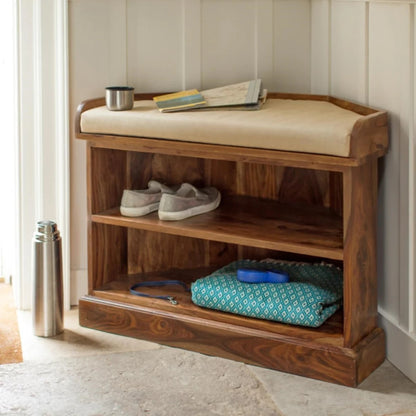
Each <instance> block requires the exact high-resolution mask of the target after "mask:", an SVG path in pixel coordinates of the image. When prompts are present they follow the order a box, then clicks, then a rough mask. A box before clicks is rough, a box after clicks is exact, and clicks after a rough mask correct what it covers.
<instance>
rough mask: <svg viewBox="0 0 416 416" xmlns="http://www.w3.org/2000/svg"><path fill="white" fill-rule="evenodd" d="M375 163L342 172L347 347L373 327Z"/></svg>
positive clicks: (375, 306) (375, 316) (375, 293)
mask: <svg viewBox="0 0 416 416" xmlns="http://www.w3.org/2000/svg"><path fill="white" fill-rule="evenodd" d="M376 224H377V160H376V159H371V160H370V161H369V162H368V163H367V164H366V165H363V166H360V167H357V168H351V169H349V170H348V171H347V172H346V173H344V337H345V346H347V347H351V346H353V345H355V344H356V343H357V342H359V341H360V340H361V339H362V338H364V337H365V336H366V335H367V334H369V333H370V332H371V331H372V330H373V329H374V328H376V326H377V271H376Z"/></svg>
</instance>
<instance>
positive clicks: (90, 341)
mask: <svg viewBox="0 0 416 416" xmlns="http://www.w3.org/2000/svg"><path fill="white" fill-rule="evenodd" d="M18 321H19V329H20V334H21V341H22V350H23V360H24V361H33V360H35V361H55V360H58V359H59V358H61V357H73V356H78V355H92V354H102V353H112V352H123V351H140V350H150V349H157V348H160V346H159V345H158V344H154V343H152V342H147V341H142V340H138V339H134V338H128V337H122V336H119V335H114V334H109V333H106V332H101V331H96V330H92V329H89V328H83V327H81V326H80V325H79V323H78V310H77V309H72V310H70V311H66V312H65V317H64V328H65V329H64V332H63V333H62V334H60V335H57V336H56V337H50V338H44V337H37V336H35V335H33V334H32V315H31V312H29V311H18Z"/></svg>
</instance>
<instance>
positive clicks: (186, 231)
mask: <svg viewBox="0 0 416 416" xmlns="http://www.w3.org/2000/svg"><path fill="white" fill-rule="evenodd" d="M91 219H92V221H93V222H97V223H102V224H109V225H117V226H122V227H129V228H136V229H143V230H148V231H155V232H160V233H166V234H173V235H180V236H184V237H193V238H200V239H204V240H212V241H220V242H224V243H231V244H239V245H244V246H251V247H259V248H265V249H270V250H277V251H285V252H289V253H299V254H304V255H309V256H316V257H324V258H328V259H333V260H342V259H343V240H342V219H341V217H339V216H338V215H336V214H334V213H333V212H331V211H330V210H329V209H326V208H322V207H312V208H310V207H306V206H299V205H297V206H295V205H288V204H280V203H278V202H276V201H271V200H265V199H259V198H252V197H242V196H233V197H226V198H223V201H222V202H221V205H220V207H219V208H218V209H216V210H215V211H212V212H209V213H206V214H202V215H198V216H195V217H192V218H188V219H186V220H182V221H160V220H159V218H158V216H157V213H152V214H150V215H146V216H143V217H135V218H131V217H124V216H122V215H121V214H120V211H119V208H114V209H111V210H108V211H105V212H102V213H99V214H94V215H92V217H91Z"/></svg>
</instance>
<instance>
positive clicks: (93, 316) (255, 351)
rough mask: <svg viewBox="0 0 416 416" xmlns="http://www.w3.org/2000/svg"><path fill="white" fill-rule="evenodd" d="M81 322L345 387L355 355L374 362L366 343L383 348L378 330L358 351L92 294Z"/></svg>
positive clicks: (351, 380)
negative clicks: (115, 300) (95, 296)
mask: <svg viewBox="0 0 416 416" xmlns="http://www.w3.org/2000/svg"><path fill="white" fill-rule="evenodd" d="M80 324H81V325H83V326H87V327H90V328H95V329H99V330H102V331H107V332H113V333H117V334H121V335H127V336H130V337H136V338H140V339H146V340H149V341H153V342H158V343H160V344H166V345H170V346H173V347H180V348H186V349H188V350H193V351H198V352H201V353H203V354H208V355H215V356H220V357H224V358H228V359H233V360H238V361H243V362H245V363H248V364H253V365H259V366H264V367H267V368H272V369H276V370H280V371H285V372H288V373H293V374H299V375H303V376H306V377H311V378H315V379H319V380H324V381H330V382H333V383H338V384H343V385H346V386H356V385H357V384H358V382H359V380H358V377H357V374H360V373H361V369H360V367H359V366H361V365H362V360H357V357H366V358H367V359H368V360H367V362H366V368H371V367H374V366H375V365H377V364H375V362H374V361H376V360H378V359H379V354H370V353H367V352H366V351H365V349H366V347H367V345H370V349H371V350H373V351H374V345H377V346H378V347H379V348H381V349H382V348H383V347H382V342H383V337H382V335H381V333H380V330H377V333H375V334H371V335H370V336H371V338H372V340H371V341H372V342H370V343H362V344H361V345H360V347H361V348H360V349H358V348H356V349H347V348H343V347H337V346H331V345H323V344H320V343H316V342H314V341H313V340H302V339H301V338H298V337H296V336H286V335H280V334H277V333H276V334H272V333H270V332H266V331H262V330H259V329H253V328H248V327H245V326H240V325H232V324H224V323H221V322H216V321H213V320H211V319H201V318H196V317H192V316H184V315H178V314H176V313H172V312H165V311H161V310H156V309H153V308H146V307H140V306H136V305H126V304H123V303H119V302H113V301H108V300H105V299H97V298H92V297H84V298H83V299H81V300H80ZM373 357H375V359H374V358H373Z"/></svg>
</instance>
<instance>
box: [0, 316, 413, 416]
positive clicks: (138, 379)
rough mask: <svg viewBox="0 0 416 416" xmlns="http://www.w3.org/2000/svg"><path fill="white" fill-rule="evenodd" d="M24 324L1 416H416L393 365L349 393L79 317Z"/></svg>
mask: <svg viewBox="0 0 416 416" xmlns="http://www.w3.org/2000/svg"><path fill="white" fill-rule="evenodd" d="M18 315H19V325H20V329H21V333H22V346H23V358H24V362H23V363H21V364H10V365H5V366H1V368H0V415H6V414H7V415H14V414H16V415H18V414H19V415H21V414H24V415H32V414H33V415H43V414H45V415H55V414H56V415H58V414H59V415H65V416H66V415H94V416H98V415H154V416H161V415H175V416H176V415H178V416H182V415H183V416H187V415H189V416H191V415H192V416H195V415H201V416H205V415H224V416H232V415H248V416H251V415H256V416H260V415H267V416H268V415H284V416H301V415H308V416H315V415H316V416H322V415H334V416H356V415H357V416H358V415H360V416H381V415H385V416H387V415H388V416H393V415H397V416H410V415H413V416H416V385H415V384H414V383H412V382H411V381H410V380H408V379H407V378H406V377H405V376H404V375H403V374H402V373H400V372H399V371H398V370H397V369H396V368H395V367H393V366H392V365H391V364H390V363H389V362H388V361H386V362H385V363H384V364H383V365H382V366H381V367H380V368H379V369H377V370H376V371H375V372H374V373H373V374H372V375H371V376H370V377H369V378H368V379H367V380H365V381H364V382H363V383H362V384H361V385H360V386H359V387H358V388H356V389H352V388H347V387H342V386H338V385H333V384H330V383H324V382H320V381H316V380H310V379H307V378H303V377H298V376H293V375H289V374H284V373H280V372H277V371H272V370H267V369H263V368H257V367H252V366H247V365H244V364H241V363H238V362H234V361H229V360H224V359H221V358H216V357H206V356H203V355H201V354H197V353H192V352H188V351H184V350H180V349H174V348H168V347H162V346H159V345H157V344H153V343H150V342H145V341H140V340H135V339H130V338H125V337H120V336H116V335H111V334H106V333H102V332H98V331H94V330H89V329H86V328H82V327H80V326H79V325H78V319H77V318H78V317H77V311H76V310H72V311H70V312H69V313H67V314H66V316H65V331H64V333H63V334H61V335H59V336H57V337H54V338H38V337H35V336H33V335H31V317H30V313H28V312H19V314H18ZM7 380H8V381H7Z"/></svg>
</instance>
